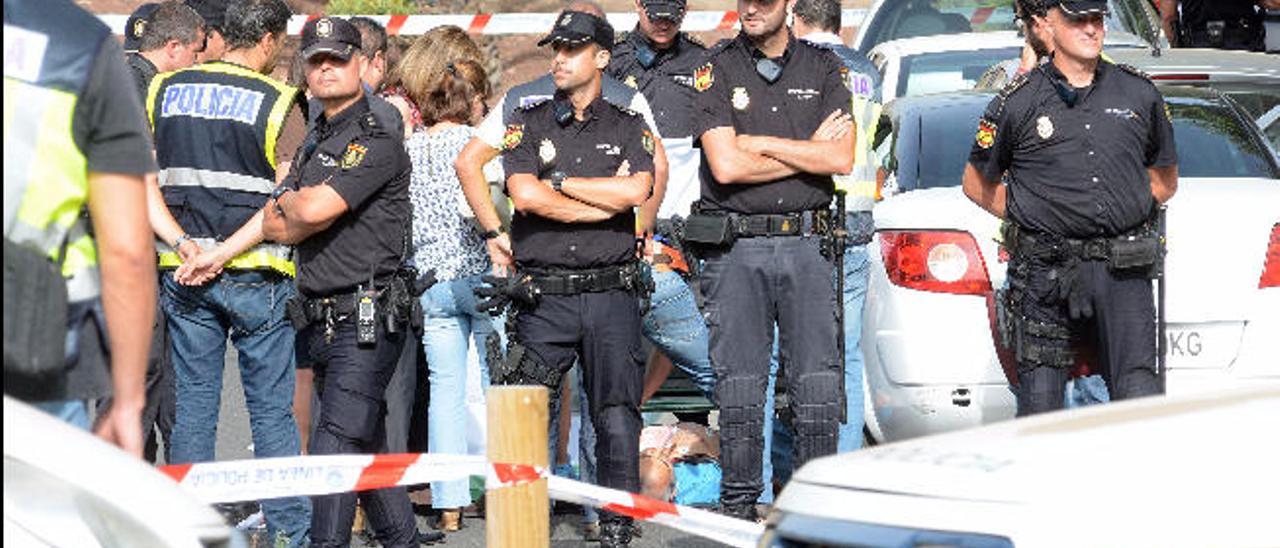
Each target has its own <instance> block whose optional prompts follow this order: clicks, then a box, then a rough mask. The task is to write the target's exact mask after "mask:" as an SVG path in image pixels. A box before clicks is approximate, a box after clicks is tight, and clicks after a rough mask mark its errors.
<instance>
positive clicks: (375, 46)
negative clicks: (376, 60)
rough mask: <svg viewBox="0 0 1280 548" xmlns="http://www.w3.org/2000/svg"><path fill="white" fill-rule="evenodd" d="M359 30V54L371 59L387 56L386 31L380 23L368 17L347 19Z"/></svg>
mask: <svg viewBox="0 0 1280 548" xmlns="http://www.w3.org/2000/svg"><path fill="white" fill-rule="evenodd" d="M347 21H350V22H351V24H352V25H355V26H356V28H357V29H359V30H360V53H362V54H364V56H365V57H367V58H369V59H373V56H375V55H377V54H378V53H382V54H383V55H384V56H385V55H386V54H387V29H386V28H385V27H383V26H382V24H381V23H379V22H377V21H374V20H373V19H370V18H368V17H352V18H350V19H347Z"/></svg>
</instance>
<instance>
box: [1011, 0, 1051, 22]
mask: <svg viewBox="0 0 1280 548" xmlns="http://www.w3.org/2000/svg"><path fill="white" fill-rule="evenodd" d="M1014 4H1015V5H1016V6H1017V7H1018V11H1020V12H1021V13H1020V14H1019V15H1018V16H1019V17H1020V18H1026V17H1030V16H1032V15H1035V16H1038V17H1044V16H1046V15H1048V14H1049V6H1047V5H1046V2H1044V0H1016V1H1015V2H1014Z"/></svg>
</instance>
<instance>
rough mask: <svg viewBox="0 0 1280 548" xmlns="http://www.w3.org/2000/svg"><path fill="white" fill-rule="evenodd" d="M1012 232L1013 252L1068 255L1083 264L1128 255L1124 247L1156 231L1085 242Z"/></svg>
mask: <svg viewBox="0 0 1280 548" xmlns="http://www.w3.org/2000/svg"><path fill="white" fill-rule="evenodd" d="M1014 232H1015V234H1014V238H1013V242H1014V245H1013V246H1012V248H1011V249H1010V252H1012V253H1019V252H1024V251H1025V252H1029V253H1034V254H1043V253H1046V252H1047V253H1052V254H1055V255H1070V256H1074V257H1076V258H1079V259H1082V260H1086V261H1111V260H1113V259H1115V258H1116V257H1115V255H1116V254H1117V250H1121V249H1123V250H1124V251H1126V252H1127V251H1128V249H1127V248H1128V247H1130V246H1131V245H1132V244H1133V243H1134V242H1137V241H1139V240H1145V239H1155V238H1157V235H1156V234H1155V232H1154V231H1152V230H1151V228H1150V227H1148V226H1146V225H1143V226H1141V227H1139V228H1138V229H1135V230H1132V231H1130V232H1127V233H1125V234H1123V235H1120V236H1114V237H1102V238H1091V239H1088V240H1080V239H1074V238H1063V237H1061V236H1054V235H1051V234H1043V233H1039V232H1030V231H1027V230H1025V229H1021V228H1018V229H1015V231H1014Z"/></svg>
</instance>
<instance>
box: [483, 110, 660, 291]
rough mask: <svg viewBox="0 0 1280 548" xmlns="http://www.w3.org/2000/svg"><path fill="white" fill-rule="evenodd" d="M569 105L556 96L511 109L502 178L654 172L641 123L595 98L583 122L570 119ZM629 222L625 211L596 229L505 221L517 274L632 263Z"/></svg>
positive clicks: (525, 217) (523, 217)
mask: <svg viewBox="0 0 1280 548" xmlns="http://www.w3.org/2000/svg"><path fill="white" fill-rule="evenodd" d="M565 109H568V112H570V113H571V112H572V109H573V106H572V105H571V104H570V103H569V101H568V99H567V98H565V97H564V96H563V95H562V94H559V93H558V94H557V95H556V97H555V98H553V99H550V100H546V101H543V102H541V103H537V104H535V105H532V106H528V107H524V108H520V109H517V110H516V111H515V112H514V113H513V115H512V119H511V121H512V123H511V124H510V125H508V127H507V142H509V143H510V142H515V143H516V144H515V145H513V146H514V148H511V149H510V150H508V151H507V152H506V153H505V154H503V155H502V165H503V168H504V169H505V170H506V174H507V177H510V176H512V175H515V174H519V173H525V174H532V175H534V176H536V177H537V178H538V179H543V180H545V179H550V178H551V173H553V172H555V171H562V172H564V174H565V175H566V176H568V177H612V176H614V175H615V174H616V173H617V172H618V167H619V166H621V165H622V162H623V161H626V162H628V163H629V164H630V169H631V173H632V174H635V173H640V172H650V173H652V172H653V139H654V137H653V134H652V133H650V132H649V129H648V126H647V125H646V124H645V122H644V119H643V118H641V117H640V116H639V115H637V114H635V113H633V112H631V111H629V110H623V109H621V108H619V107H616V106H614V105H612V104H611V103H608V102H606V101H605V100H604V99H601V98H596V100H595V101H593V102H592V103H591V104H590V105H588V106H587V108H586V110H585V112H584V114H585V119H584V120H582V121H579V120H578V119H577V118H574V117H572V114H569V116H570V119H569V121H568V122H567V123H566V124H565V125H561V124H560V123H559V122H558V121H556V120H557V117H558V116H557V114H559V115H561V116H563V115H564V114H565V112H566V110H565ZM635 231H636V216H635V212H634V211H631V210H627V211H624V212H622V213H618V214H617V215H614V216H613V217H612V218H610V219H608V220H606V221H601V222H597V223H561V222H558V221H553V220H551V219H547V218H545V217H541V216H538V215H536V214H533V213H527V212H521V211H517V212H516V213H515V215H513V216H512V219H511V247H512V251H513V252H514V253H515V260H516V264H517V265H519V266H521V267H532V268H548V269H581V268H596V267H602V266H610V265H617V264H622V263H626V262H628V261H632V260H634V259H635V257H636V246H635Z"/></svg>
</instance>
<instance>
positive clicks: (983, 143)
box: [975, 118, 999, 149]
mask: <svg viewBox="0 0 1280 548" xmlns="http://www.w3.org/2000/svg"><path fill="white" fill-rule="evenodd" d="M996 131H999V128H998V127H996V124H995V122H992V121H990V120H987V119H986V118H982V119H980V120H978V134H977V136H976V137H975V141H976V142H977V143H978V147H980V148H983V149H988V148H991V145H994V144H995V142H996Z"/></svg>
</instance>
